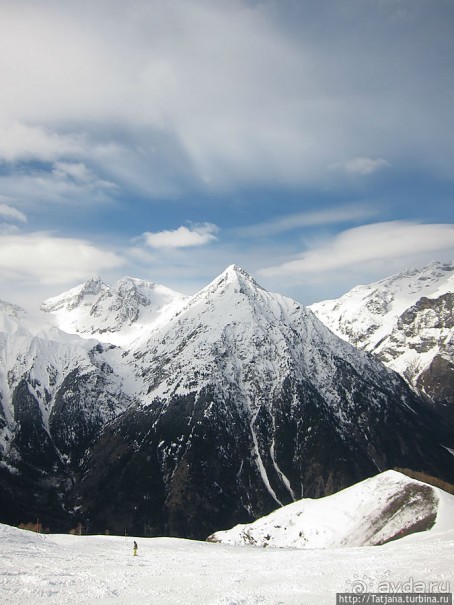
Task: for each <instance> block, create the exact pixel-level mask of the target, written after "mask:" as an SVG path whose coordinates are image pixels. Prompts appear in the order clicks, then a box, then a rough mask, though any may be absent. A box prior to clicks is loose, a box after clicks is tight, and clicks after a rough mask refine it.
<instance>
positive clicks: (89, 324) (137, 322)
mask: <svg viewBox="0 0 454 605" xmlns="http://www.w3.org/2000/svg"><path fill="white" fill-rule="evenodd" d="M187 298H188V297H187V296H185V295H184V294H180V293H179V292H175V291H174V290H171V289H170V288H166V287H165V286H161V285H160V284H155V283H152V282H148V281H144V280H141V279H136V278H134V277H124V278H123V279H120V280H119V281H118V282H116V283H115V284H114V285H113V286H108V285H106V284H104V283H103V282H102V280H101V279H100V278H99V277H98V278H96V279H90V280H88V281H86V282H85V283H83V284H81V285H79V286H77V287H75V288H72V289H71V290H69V291H68V292H64V293H63V294H60V295H59V296H56V297H53V298H49V299H48V300H46V301H45V302H44V303H43V304H42V305H41V310H42V311H44V312H46V313H49V314H51V315H52V316H53V317H54V319H55V321H56V325H57V326H58V327H59V328H60V329H62V330H64V331H65V332H68V333H70V334H80V335H81V336H83V337H85V338H97V339H99V340H101V341H107V342H110V343H113V344H116V345H125V344H128V343H130V342H132V341H134V340H135V339H136V338H138V337H140V336H141V335H143V334H147V333H149V332H150V331H151V330H152V329H153V328H154V327H156V326H159V325H160V324H162V323H164V322H165V321H166V319H167V318H168V317H169V316H171V315H172V314H173V313H175V311H176V310H177V309H178V308H179V307H180V306H181V304H182V303H183V302H184V301H185V300H186V299H187Z"/></svg>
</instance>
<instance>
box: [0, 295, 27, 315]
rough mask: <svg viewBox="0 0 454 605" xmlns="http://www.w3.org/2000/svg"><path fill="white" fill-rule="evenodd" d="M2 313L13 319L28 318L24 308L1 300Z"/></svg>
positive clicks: (0, 310)
mask: <svg viewBox="0 0 454 605" xmlns="http://www.w3.org/2000/svg"><path fill="white" fill-rule="evenodd" d="M0 313H3V314H5V315H6V316H7V317H10V318H12V319H23V318H25V317H26V316H27V311H26V310H25V309H24V308H23V307H20V306H19V305H15V304H13V303H10V302H7V301H6V300H1V299H0Z"/></svg>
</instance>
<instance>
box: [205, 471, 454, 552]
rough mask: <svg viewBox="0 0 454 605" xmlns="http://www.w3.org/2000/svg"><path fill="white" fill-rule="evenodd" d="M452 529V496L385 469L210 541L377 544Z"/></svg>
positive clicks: (321, 545)
mask: <svg viewBox="0 0 454 605" xmlns="http://www.w3.org/2000/svg"><path fill="white" fill-rule="evenodd" d="M441 526H443V529H444V530H446V529H447V528H448V527H449V529H451V530H454V496H451V495H450V494H448V493H446V492H443V491H442V490H440V489H438V488H436V487H432V486H430V485H427V484H426V483H421V482H420V481H415V480H414V479H410V478H409V477H406V476H405V475H402V474H401V473H397V472H395V471H386V472H384V473H381V474H380V475H377V476H375V477H372V478H370V479H367V480H365V481H362V482H360V483H358V484H356V485H354V486H352V487H348V488H346V489H345V490H342V491H340V492H338V493H337V494H334V495H332V496H327V497H326V498H321V499H319V500H309V499H304V500H299V501H298V502H294V503H293V504H288V505H287V506H285V507H283V508H281V509H278V510H276V511H274V512H272V513H270V514H269V515H268V516H266V517H263V518H261V519H257V521H254V523H251V524H248V525H238V526H236V527H233V528H232V529H229V530H227V531H218V532H216V533H215V534H213V535H212V536H210V537H209V538H208V540H209V541H210V542H222V543H223V544H231V545H238V546H242V545H254V546H261V547H263V546H275V547H280V548H288V547H292V548H311V549H313V548H339V547H346V546H349V547H351V546H374V545H380V544H385V543H386V542H390V541H391V540H395V539H400V538H403V537H404V536H407V535H409V534H412V533H415V532H421V531H429V530H430V531H435V532H436V531H437V529H438V527H441Z"/></svg>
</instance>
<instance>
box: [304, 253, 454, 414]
mask: <svg viewBox="0 0 454 605" xmlns="http://www.w3.org/2000/svg"><path fill="white" fill-rule="evenodd" d="M453 305H454V263H438V262H437V263H432V264H430V265H428V266H426V267H424V268H423V269H415V270H411V271H406V272H403V273H400V274H398V275H394V276H393V277H390V278H387V279H384V280H381V281H379V282H376V283H374V284H370V285H367V286H357V287H356V288H353V290H351V291H350V292H348V293H347V294H345V295H344V296H342V297H341V298H339V299H337V300H330V301H324V302H321V303H316V304H314V305H311V307H310V308H311V309H312V311H313V312H314V313H315V314H316V315H317V317H319V318H320V319H321V320H322V321H323V322H324V323H325V324H326V325H327V326H328V327H329V328H330V329H331V330H332V331H333V332H335V333H336V334H337V335H338V336H340V337H342V338H344V339H345V340H348V341H349V342H351V343H352V344H354V345H355V346H357V347H359V348H360V349H363V350H365V351H369V352H372V353H374V355H376V356H377V357H378V359H380V360H381V361H383V362H384V363H385V364H386V365H388V366H389V367H390V368H392V369H394V370H395V371H397V372H399V373H400V374H401V375H402V376H403V377H404V378H405V379H406V380H407V381H408V383H409V384H411V385H412V386H414V387H416V388H417V389H419V390H420V391H422V392H423V393H425V394H426V395H427V396H428V397H430V398H431V399H432V400H433V401H435V402H436V403H437V404H438V407H439V409H441V410H443V407H444V408H445V411H446V415H448V414H452V406H453V405H454V388H453V387H454V338H453V333H454V314H453Z"/></svg>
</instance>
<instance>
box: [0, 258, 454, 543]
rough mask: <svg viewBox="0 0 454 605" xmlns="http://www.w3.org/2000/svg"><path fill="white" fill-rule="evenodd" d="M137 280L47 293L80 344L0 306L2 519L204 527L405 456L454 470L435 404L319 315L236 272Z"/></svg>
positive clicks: (408, 461) (326, 488)
mask: <svg viewBox="0 0 454 605" xmlns="http://www.w3.org/2000/svg"><path fill="white" fill-rule="evenodd" d="M127 281H128V283H129V284H132V286H129V285H128V287H127V288H126V291H127V292H131V291H132V292H133V294H132V295H131V298H128V297H129V294H128V295H124V296H123V295H122V296H120V295H119V294H116V295H115V296H117V298H115V296H113V295H112V296H110V295H108V294H107V292H108V290H109V288H108V287H107V286H105V285H103V284H102V283H100V282H99V281H96V282H89V283H88V285H87V284H85V285H84V286H83V287H79V288H78V289H76V290H73V291H71V292H70V293H66V294H64V295H61V296H60V297H57V298H56V299H52V300H53V302H49V301H47V302H46V305H45V307H46V309H47V311H49V312H50V313H54V314H56V315H57V317H56V319H57V320H58V323H59V324H60V325H65V326H66V327H67V328H68V329H70V330H71V331H76V330H77V331H79V332H81V333H83V335H84V337H85V338H81V336H79V335H77V334H67V333H66V332H63V331H62V330H61V329H59V328H57V327H55V326H52V325H50V324H49V323H48V324H46V325H40V326H32V325H31V324H30V322H29V320H27V318H26V317H23V314H22V311H20V310H17V309H14V308H10V307H8V311H7V312H4V313H3V317H4V319H3V324H1V326H2V328H1V331H2V334H1V336H0V337H1V338H2V339H3V341H2V342H4V346H3V350H4V361H3V362H2V365H1V366H0V387H1V398H2V409H3V418H0V426H1V425H3V430H4V435H5V436H4V439H3V444H4V447H3V453H2V454H0V455H1V456H2V460H1V461H0V489H2V491H3V493H4V494H6V496H5V497H3V498H2V499H0V515H1V518H2V519H4V520H7V521H8V522H16V521H17V522H19V521H24V520H29V519H26V518H24V517H25V515H28V516H31V517H33V516H36V512H37V510H38V509H37V506H38V505H37V504H36V494H37V493H40V494H41V495H40V498H39V499H38V500H39V503H40V508H39V515H40V518H42V519H43V520H44V519H45V517H46V514H47V518H49V519H52V522H53V523H55V521H54V519H55V517H56V512H55V511H56V509H57V507H59V508H58V510H59V515H60V517H61V519H62V524H63V520H64V515H65V514H67V517H68V519H71V518H72V519H73V518H74V517H76V518H80V519H82V520H86V519H90V524H91V526H92V527H93V528H96V529H97V530H98V531H103V530H104V529H110V530H111V531H116V532H118V531H120V532H122V533H123V532H124V529H125V528H127V530H128V532H129V533H131V532H132V531H135V532H136V533H142V534H148V535H155V534H162V533H163V532H164V533H166V534H169V535H182V536H187V537H206V536H207V535H208V534H210V533H212V532H213V531H214V530H215V529H217V528H219V527H222V526H224V527H227V526H231V525H233V524H235V523H241V522H243V523H244V522H249V521H252V520H253V519H255V518H257V517H259V516H262V515H264V514H267V513H269V512H270V511H271V510H273V509H274V508H276V506H280V505H285V504H288V503H290V502H292V501H295V500H297V499H299V498H301V497H302V496H303V495H304V496H309V497H319V496H323V495H327V494H330V493H333V492H335V491H337V490H339V489H342V488H344V487H346V486H348V485H352V484H353V483H355V482H357V481H359V480H361V479H364V478H365V477H368V476H371V475H374V474H376V473H377V472H380V471H382V470H385V469H388V468H393V467H395V466H400V467H407V468H414V469H416V470H423V471H426V472H428V473H430V474H434V475H437V476H440V477H441V478H444V479H446V480H451V481H452V480H454V475H453V472H454V471H453V466H452V453H451V450H450V448H451V449H452V447H453V446H454V443H452V435H450V434H449V433H447V432H446V431H444V429H443V427H441V426H440V424H439V423H438V424H437V419H436V417H435V415H434V414H433V413H432V412H431V410H430V409H428V407H427V405H426V404H425V403H424V402H423V401H422V400H421V399H420V398H419V397H418V396H417V395H416V394H415V393H414V392H413V391H412V390H410V389H409V387H408V386H407V385H406V383H405V382H404V381H403V380H402V379H401V378H400V377H399V376H398V375H397V374H396V373H394V372H393V371H391V370H389V369H387V368H386V367H385V366H384V365H383V364H381V363H380V362H379V361H377V360H376V359H375V358H374V357H373V356H371V355H369V354H368V353H365V352H361V351H358V350H357V349H356V348H355V347H353V346H352V345H350V344H348V343H347V342H345V341H343V340H341V339H340V338H338V337H337V336H335V335H334V334H333V333H332V332H331V331H330V330H328V329H327V328H326V326H324V325H323V324H322V323H321V322H320V321H319V320H318V319H317V318H316V316H315V315H314V314H313V313H312V312H311V311H310V310H308V309H306V308H304V307H302V306H301V305H299V304H298V303H296V302H295V301H293V300H290V299H288V298H285V297H283V296H280V295H278V294H271V293H269V292H267V291H266V290H264V289H263V288H261V287H260V286H259V285H258V284H257V283H256V282H255V281H254V279H253V278H252V277H251V276H250V275H248V274H247V273H246V272H244V271H243V270H242V269H240V268H239V267H237V266H234V265H232V266H231V267H229V268H228V269H227V270H226V271H225V272H224V273H223V274H221V275H220V276H219V277H218V278H216V279H215V280H214V281H213V282H212V283H211V284H209V285H208V286H207V287H206V288H204V289H203V290H201V291H200V292H199V293H197V294H196V295H195V296H193V297H190V298H188V299H186V300H184V299H183V297H182V296H180V295H175V293H170V294H168V293H166V292H164V295H162V296H161V294H162V292H163V291H162V290H160V288H159V290H160V292H161V294H158V295H156V297H155V298H153V295H152V294H150V287H149V286H144V285H143V282H140V281H139V280H131V278H127ZM119 283H125V281H124V280H121V282H119ZM139 283H140V284H142V285H140V288H139V286H138V284H139ZM90 284H91V285H90ZM114 290H115V291H116V292H117V293H118V292H119V291H120V290H121V288H119V287H117V286H115V288H114ZM139 290H140V292H142V294H143V297H140V296H138V294H137V292H139ZM151 290H153V292H154V294H156V290H157V288H156V287H151ZM144 291H145V292H146V293H147V295H145V294H144ZM134 292H135V294H134ZM140 292H139V294H140ZM144 299H146V300H147V301H150V300H151V299H152V300H154V303H153V302H151V303H150V304H145V303H144V302H143V301H144ZM113 300H117V302H118V304H117V303H115V304H111V303H112V301H113ZM131 300H133V303H131V305H129V302H128V301H131ZM137 300H139V302H137ZM128 305H129V306H128ZM153 305H154V306H153ZM125 309H132V311H131V313H129V311H127V312H126V311H125ZM66 314H68V316H69V317H70V319H65V317H66ZM43 317H44V318H48V319H52V321H55V316H53V315H49V314H48V313H47V314H43ZM134 318H135V319H134ZM65 322H67V323H65ZM135 324H137V325H139V324H140V325H141V328H140V329H139V330H137V331H136V332H134V334H133V336H131V330H130V328H131V326H134V325H135ZM117 328H118V329H117ZM105 330H108V331H107V332H106V331H105ZM111 330H112V331H111ZM115 330H116V331H115ZM93 334H98V335H101V336H102V340H103V341H105V340H108V339H110V340H112V336H113V337H114V338H115V336H118V337H121V338H124V340H123V343H124V344H122V345H121V346H113V345H105V344H101V343H100V342H99V341H98V340H94V339H91V340H90V339H87V336H88V335H93ZM18 335H21V336H20V338H19V337H18ZM106 335H107V336H108V339H107V338H105V336H106ZM44 446H45V447H44ZM38 454H39V455H38ZM40 490H41V491H40ZM18 494H19V495H20V497H19V498H18V497H17V495H18ZM18 502H19V503H20V505H18V504H17V503H18ZM49 502H51V503H52V504H49ZM46 503H47V504H46ZM46 506H47V513H46ZM65 511H66V512H65ZM71 515H72V516H71ZM49 522H50V521H48V523H49ZM68 522H69V520H68ZM71 522H74V521H71Z"/></svg>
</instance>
